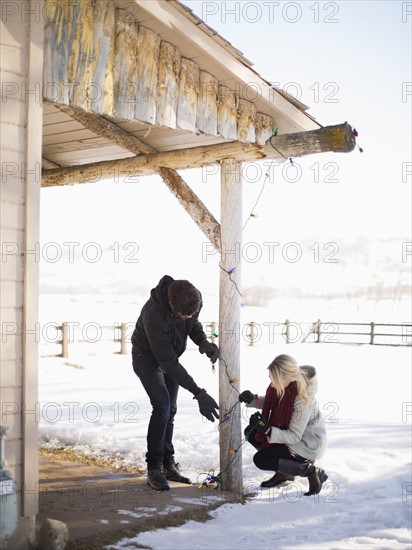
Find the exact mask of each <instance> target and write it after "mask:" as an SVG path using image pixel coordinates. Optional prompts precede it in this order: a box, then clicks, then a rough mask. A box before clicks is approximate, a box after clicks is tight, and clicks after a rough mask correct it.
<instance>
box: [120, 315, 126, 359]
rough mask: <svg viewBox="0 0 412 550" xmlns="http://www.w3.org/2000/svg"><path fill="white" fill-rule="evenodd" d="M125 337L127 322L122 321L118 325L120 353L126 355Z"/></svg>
mask: <svg viewBox="0 0 412 550" xmlns="http://www.w3.org/2000/svg"><path fill="white" fill-rule="evenodd" d="M126 338H127V324H126V323H122V324H121V325H120V355H127V349H126Z"/></svg>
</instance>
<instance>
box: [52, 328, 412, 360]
mask: <svg viewBox="0 0 412 550" xmlns="http://www.w3.org/2000/svg"><path fill="white" fill-rule="evenodd" d="M72 324H73V323H63V324H62V325H60V326H59V325H55V327H54V328H55V329H56V331H58V332H59V336H58V337H57V338H56V339H54V340H53V341H52V342H50V341H46V342H43V343H46V344H47V343H54V344H57V345H59V346H61V352H60V353H57V354H56V355H58V356H60V357H69V345H70V344H81V343H89V344H92V343H96V342H98V341H99V342H102V341H103V342H105V343H109V342H110V343H114V344H118V345H119V347H118V351H117V352H116V351H115V352H114V353H119V354H122V355H126V354H127V353H128V345H129V344H130V337H131V333H132V332H133V329H134V323H117V324H115V325H113V326H111V327H108V326H100V325H97V323H89V325H94V326H96V327H98V329H99V331H100V332H99V334H98V337H94V338H93V337H89V338H86V339H85V338H84V337H83V339H80V338H77V339H75V338H74V336H73V331H71V330H70V328H71V327H70V325H72ZM267 325H272V328H273V326H276V327H277V332H276V333H275V332H274V331H273V332H272V333H271V337H272V340H270V342H271V343H273V337H274V336H275V335H278V336H282V337H283V340H284V342H286V343H287V344H290V343H298V342H301V343H317V344H320V343H324V344H370V345H389V346H411V345H412V324H411V323H396V324H393V323H375V322H371V323H349V322H335V321H327V322H325V321H321V320H320V319H318V320H317V321H315V322H313V323H310V322H309V323H300V324H299V323H296V322H293V321H290V320H289V319H286V320H285V321H284V322H278V323H263V324H262V325H261V324H259V323H256V322H254V321H251V322H249V323H246V325H245V326H244V327H243V330H242V336H243V339H244V341H245V342H246V343H247V344H248V345H249V346H256V345H257V344H258V343H259V342H260V341H261V339H262V327H263V326H266V327H267ZM302 327H304V328H305V329H306V330H303V328H302ZM89 328H90V327H89ZM112 330H113V331H114V335H113V336H112V337H111V338H108V337H107V338H102V334H103V331H112ZM204 330H205V332H206V334H207V336H208V338H209V340H210V341H211V342H215V341H216V339H217V338H218V337H219V335H218V324H217V323H214V322H212V323H205V324H204ZM82 332H84V331H82Z"/></svg>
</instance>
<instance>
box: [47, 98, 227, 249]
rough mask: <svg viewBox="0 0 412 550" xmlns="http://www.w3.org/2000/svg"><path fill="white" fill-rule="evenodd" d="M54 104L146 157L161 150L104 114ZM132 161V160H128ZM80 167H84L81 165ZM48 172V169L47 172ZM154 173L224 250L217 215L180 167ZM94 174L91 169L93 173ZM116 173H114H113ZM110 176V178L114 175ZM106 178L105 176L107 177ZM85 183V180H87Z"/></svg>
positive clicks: (216, 244) (127, 148) (89, 127)
mask: <svg viewBox="0 0 412 550" xmlns="http://www.w3.org/2000/svg"><path fill="white" fill-rule="evenodd" d="M54 106H55V107H56V108H58V109H60V111H62V112H63V113H66V114H67V115H69V116H70V117H71V118H74V119H75V120H77V121H78V122H80V124H82V125H83V126H84V127H85V128H88V129H89V130H90V131H91V132H93V133H95V134H97V135H99V136H101V137H105V138H107V139H109V140H110V141H111V142H112V143H115V144H116V145H118V146H119V147H122V148H123V149H126V150H127V151H130V152H131V153H134V154H135V155H140V156H142V153H143V154H154V153H157V151H156V149H153V147H150V146H149V145H147V144H146V143H144V142H143V141H141V140H140V139H139V138H138V137H136V136H134V135H133V134H130V133H129V132H126V131H125V130H123V129H122V128H120V126H117V124H114V123H113V122H110V121H109V120H107V119H105V118H103V117H102V116H100V115H96V114H94V113H88V112H86V111H84V110H83V109H80V108H79V107H75V106H68V105H60V104H54ZM128 160H131V159H128ZM78 168H80V166H79V167H78ZM46 173H47V172H46ZM154 173H157V174H159V175H160V176H161V178H162V179H163V181H164V182H165V184H166V185H167V187H168V188H169V190H170V191H171V192H172V193H173V194H174V195H175V196H176V198H177V199H178V201H179V202H180V204H181V205H182V206H183V208H184V209H185V210H186V212H187V213H188V214H189V215H190V217H191V218H192V220H193V221H194V222H195V223H196V225H197V226H198V227H199V228H200V230H201V231H203V233H204V235H205V236H206V237H207V238H208V239H209V241H210V242H211V243H212V244H213V246H214V247H215V248H216V249H217V250H220V224H219V222H218V221H217V220H216V219H215V218H214V216H213V214H212V213H211V212H210V211H209V210H208V209H207V207H206V206H205V204H204V203H203V202H202V201H201V200H200V199H199V197H198V196H197V195H196V194H195V193H194V192H193V191H192V189H191V188H190V187H189V185H187V183H186V182H185V181H184V179H183V178H182V177H181V176H180V174H179V173H178V172H176V170H172V169H170V168H162V167H160V166H157V167H155V169H154ZM89 174H90V172H89ZM110 175H113V172H112V173H111V174H110ZM110 175H109V177H110ZM103 177H104V176H103ZM83 183H85V182H83Z"/></svg>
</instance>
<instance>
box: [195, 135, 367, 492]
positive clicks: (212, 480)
mask: <svg viewBox="0 0 412 550" xmlns="http://www.w3.org/2000/svg"><path fill="white" fill-rule="evenodd" d="M278 133H279V128H275V130H274V132H273V135H272V136H271V138H270V139H269V143H270V145H271V146H272V147H273V149H275V151H277V152H278V153H279V155H281V156H282V157H283V158H284V159H285V160H288V158H287V157H285V156H284V155H283V154H282V153H281V152H280V151H279V150H278V149H277V148H276V147H275V146H274V145H273V143H272V138H273V137H275V136H277V135H278ZM353 134H354V136H355V137H356V138H357V137H358V136H359V133H358V131H357V130H356V128H353ZM357 147H358V149H359V152H360V153H363V152H364V149H363V148H362V147H360V146H359V145H358V144H357ZM273 162H274V159H273V160H272V162H271V164H270V166H269V168H268V170H267V172H266V174H265V178H264V180H263V184H262V188H261V190H260V192H259V194H258V196H257V199H256V201H255V204H254V205H253V207H252V209H251V212H250V214H249V216H248V218H247V219H246V221H245V223H244V224H243V227H242V232H243V231H244V230H245V228H246V226H247V224H248V222H249V220H250V219H251V218H257V217H258V216H257V214H255V212H254V211H255V209H256V207H257V205H258V203H259V200H260V198H261V196H262V194H263V191H264V189H265V185H266V182H267V180H268V177H269V175H270V169H271V167H272V165H273ZM289 162H290V164H292V165H293V159H292V158H289ZM219 267H220V269H222V270H223V271H225V273H227V274H228V275H229V279H230V281H231V282H232V283H233V284H234V285H235V288H236V291H237V292H238V293H239V295H240V296H242V293H241V292H240V290H239V287H238V285H237V284H236V281H234V280H233V279H232V274H233V273H235V271H236V267H232V268H231V269H229V270H226V269H224V268H223V267H222V266H221V265H220V263H219ZM241 307H244V304H243V303H242V304H241ZM212 336H215V337H217V334H216V333H215V332H213V333H212ZM219 359H220V361H222V362H223V363H224V365H225V372H226V375H227V377H228V379H229V384H230V385H231V386H232V388H234V389H235V390H236V391H237V393H238V394H239V395H240V392H239V390H238V389H237V388H236V387H235V386H234V384H236V383H237V382H238V380H235V379H231V377H230V375H229V371H228V365H227V362H226V361H225V360H224V359H223V358H222V357H220V358H219ZM212 369H213V372H215V369H214V365H212ZM240 403H241V402H240V400H238V401H236V402H235V403H234V405H233V406H232V407H231V408H230V409H229V410H228V411H227V412H225V414H224V417H223V419H222V420H221V421H220V422H219V425H218V427H219V429H220V426H221V425H222V424H223V423H225V422H227V421H228V420H230V415H231V414H232V412H233V410H234V409H235V407H237V405H240ZM257 424H258V423H257ZM257 424H256V426H257ZM256 426H252V427H251V428H252V429H251V430H250V432H249V433H250V434H251V433H252V431H253V428H254V427H256ZM246 441H248V437H244V438H243V439H242V441H241V443H240V445H239V446H238V447H237V448H236V449H230V450H229V454H233V458H232V459H231V460H230V461H229V463H228V464H227V465H226V467H225V468H224V469H223V470H222V471H221V472H219V473H218V474H217V475H216V476H215V475H214V472H215V471H214V470H213V469H211V470H209V472H207V473H206V472H204V473H201V474H199V475H198V480H199V476H201V475H205V476H206V478H205V479H204V480H203V482H201V483H199V481H198V487H199V489H201V488H203V487H208V486H213V487H214V489H218V488H219V485H220V483H221V479H222V475H223V474H224V472H226V470H228V469H229V467H230V466H231V465H232V463H233V462H234V460H235V459H236V454H237V452H238V451H239V449H240V448H241V447H242V445H244V444H245V442H246Z"/></svg>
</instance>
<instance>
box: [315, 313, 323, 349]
mask: <svg viewBox="0 0 412 550" xmlns="http://www.w3.org/2000/svg"><path fill="white" fill-rule="evenodd" d="M321 324H322V323H321V321H320V319H318V323H317V327H316V334H317V340H316V343H317V344H320V342H321V340H320V335H321V329H320V326H321Z"/></svg>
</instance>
